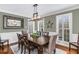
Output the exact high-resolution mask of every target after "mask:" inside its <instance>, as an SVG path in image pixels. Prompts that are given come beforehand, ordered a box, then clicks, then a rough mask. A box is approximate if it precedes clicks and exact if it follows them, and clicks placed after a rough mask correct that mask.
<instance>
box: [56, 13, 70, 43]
mask: <svg viewBox="0 0 79 59" xmlns="http://www.w3.org/2000/svg"><path fill="white" fill-rule="evenodd" d="M65 15H69V29H70V40H72V13H67V14H61V15H57V16H56V32H57V33H59V26H58V23H59V22H58V20H59V19H60V17H61V16H65ZM62 29H63V28H62ZM63 38H64V37H63ZM70 40H69V41H70Z"/></svg>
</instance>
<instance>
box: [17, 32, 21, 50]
mask: <svg viewBox="0 0 79 59" xmlns="http://www.w3.org/2000/svg"><path fill="white" fill-rule="evenodd" d="M17 37H18V50H20V48H21V39H22V37H21V34H18V33H17Z"/></svg>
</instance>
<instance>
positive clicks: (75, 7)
mask: <svg viewBox="0 0 79 59" xmlns="http://www.w3.org/2000/svg"><path fill="white" fill-rule="evenodd" d="M78 8H79V4H77V5H74V6H71V7H67V8H64V9H61V10H57V11H53V12H49V13H46V14H43V15H41V17H46V16H49V15H55V14H59V13H62V12H66V11H70V10H75V9H78Z"/></svg>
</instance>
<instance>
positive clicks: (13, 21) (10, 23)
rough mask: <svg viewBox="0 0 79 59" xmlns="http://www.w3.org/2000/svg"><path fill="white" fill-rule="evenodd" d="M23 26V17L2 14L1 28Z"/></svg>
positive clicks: (18, 27) (19, 27)
mask: <svg viewBox="0 0 79 59" xmlns="http://www.w3.org/2000/svg"><path fill="white" fill-rule="evenodd" d="M21 28H24V18H18V17H13V16H7V15H3V29H21Z"/></svg>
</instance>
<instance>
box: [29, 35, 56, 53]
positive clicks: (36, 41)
mask: <svg viewBox="0 0 79 59" xmlns="http://www.w3.org/2000/svg"><path fill="white" fill-rule="evenodd" d="M52 35H57V33H52V34H49V35H42V36H37V37H34V38H33V37H32V36H31V35H30V36H29V37H28V41H29V43H30V44H31V45H32V46H35V47H36V48H37V51H38V54H43V52H44V51H43V48H44V47H45V46H46V45H47V44H48V43H49V39H50V37H51V36H52Z"/></svg>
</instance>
